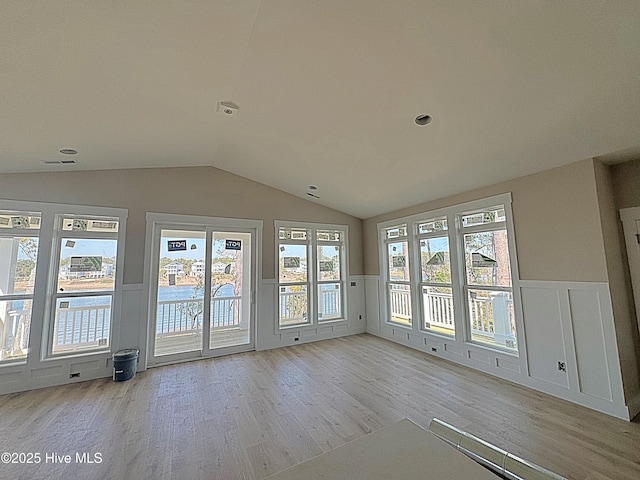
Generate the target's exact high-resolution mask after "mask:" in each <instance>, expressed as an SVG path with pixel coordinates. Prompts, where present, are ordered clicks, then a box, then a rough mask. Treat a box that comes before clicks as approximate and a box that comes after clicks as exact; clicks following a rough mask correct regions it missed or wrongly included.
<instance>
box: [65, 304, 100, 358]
mask: <svg viewBox="0 0 640 480" xmlns="http://www.w3.org/2000/svg"><path fill="white" fill-rule="evenodd" d="M110 327H111V305H97V306H95V305H92V306H86V307H69V308H58V309H57V310H56V321H55V327H54V332H53V351H54V352H57V351H59V350H66V349H75V348H82V347H85V346H87V347H88V346H107V345H108V343H109V329H110Z"/></svg>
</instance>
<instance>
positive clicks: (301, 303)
mask: <svg viewBox="0 0 640 480" xmlns="http://www.w3.org/2000/svg"><path fill="white" fill-rule="evenodd" d="M276 230H277V238H278V258H277V260H278V290H279V294H278V325H279V327H280V328H286V327H293V326H299V325H310V324H314V323H322V322H331V321H339V320H343V319H344V318H346V312H345V310H346V307H345V291H346V278H347V275H346V245H347V227H344V226H338V225H316V224H298V223H296V224H291V223H288V222H286V223H285V222H277V223H276Z"/></svg>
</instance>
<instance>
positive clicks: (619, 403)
mask: <svg viewBox="0 0 640 480" xmlns="http://www.w3.org/2000/svg"><path fill="white" fill-rule="evenodd" d="M365 283H366V291H367V298H366V308H367V313H366V317H367V325H366V331H367V333H370V334H372V335H376V336H379V337H382V338H386V339H387V340H391V341H393V342H396V343H400V344H402V345H405V346H408V347H410V348H414V349H416V350H419V351H422V352H425V353H427V354H429V355H433V356H436V357H439V358H443V359H446V360H449V361H451V362H453V363H456V364H460V365H465V366H468V367H470V368H473V369H475V370H478V371H481V372H484V373H487V374H490V375H493V376H496V377H498V378H502V379H504V380H508V381H511V382H514V383H517V384H520V385H523V386H526V387H529V388H532V389H534V390H537V391H540V392H544V393H546V394H550V395H553V396H556V397H559V398H563V399H565V400H568V401H570V402H573V403H576V404H579V405H582V406H585V407H588V408H591V409H593V410H597V411H599V412H603V413H606V414H608V415H613V416H615V417H618V418H622V419H624V420H630V419H631V418H633V417H634V416H636V415H637V414H638V413H640V395H638V396H637V397H635V398H633V399H631V400H629V402H628V404H627V405H625V401H624V394H623V389H622V378H621V375H620V364H619V358H618V350H617V345H616V342H615V329H614V325H613V310H612V307H611V301H610V297H609V285H608V284H607V283H602V282H563V281H541V280H526V281H522V282H521V284H520V289H550V290H555V291H557V292H558V296H559V298H560V299H561V304H560V305H559V310H558V312H559V315H560V316H561V318H562V323H563V329H564V330H565V332H564V333H563V335H564V337H565V338H564V341H565V351H566V352H567V354H566V355H567V358H566V360H567V375H568V380H569V381H568V386H567V387H563V386H561V385H556V384H553V383H550V382H546V381H543V380H541V379H539V378H534V377H532V376H530V374H529V366H528V362H527V357H526V356H525V355H522V354H521V356H520V358H517V357H515V356H513V355H508V354H506V353H503V352H499V351H497V350H493V349H483V348H482V347H481V346H480V345H476V344H470V343H462V344H459V343H458V342H456V341H454V340H453V339H451V338H447V337H443V336H438V335H431V334H430V333H429V332H425V331H417V332H414V331H411V330H405V329H401V328H398V327H396V326H395V325H393V326H389V325H385V324H384V322H382V320H378V321H377V319H376V315H377V314H378V312H380V311H381V310H382V308H383V307H382V306H381V301H380V296H379V295H378V294H377V292H379V291H380V289H381V288H379V286H380V285H381V284H382V281H381V277H380V276H379V275H366V276H365ZM571 291H578V292H582V293H584V292H587V293H588V294H589V297H588V298H590V299H592V300H593V301H594V302H597V304H598V305H599V312H597V315H599V318H600V321H601V324H600V325H592V327H593V329H594V330H597V329H600V328H602V332H603V336H602V344H601V345H602V346H603V347H604V353H605V358H603V359H599V360H598V361H599V362H601V363H602V364H603V365H606V366H607V369H606V377H605V378H599V381H607V382H609V387H610V392H611V398H610V399H607V398H604V396H601V397H599V396H594V395H592V394H589V393H586V392H584V391H582V389H583V386H582V385H580V382H579V371H578V368H579V365H578V362H577V349H578V348H580V349H582V352H583V353H584V352H585V351H588V350H590V349H591V348H592V345H576V338H575V334H574V331H573V329H574V325H573V319H572V311H571V305H570V300H569V294H570V292H571ZM529 308H531V306H529ZM533 308H536V307H535V305H534V306H533ZM523 313H524V318H525V321H526V318H527V316H528V315H531V313H532V312H530V311H529V310H528V311H527V312H523ZM525 347H526V351H527V352H528V354H536V349H535V348H533V349H532V346H530V345H525ZM483 359H484V360H483ZM550 361H555V359H550ZM584 368H588V366H586V367H585V366H583V370H584ZM584 373H585V372H584V371H583V374H584ZM586 373H589V372H588V370H587V372H586Z"/></svg>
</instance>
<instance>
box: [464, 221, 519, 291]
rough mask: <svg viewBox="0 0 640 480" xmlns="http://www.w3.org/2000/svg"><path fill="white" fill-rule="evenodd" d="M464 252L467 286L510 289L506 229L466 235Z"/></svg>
mask: <svg viewBox="0 0 640 480" xmlns="http://www.w3.org/2000/svg"><path fill="white" fill-rule="evenodd" d="M464 250H465V264H466V267H467V268H466V269H467V282H468V284H469V285H487V286H499V287H511V267H510V263H509V244H508V241H507V231H506V229H503V230H493V231H490V232H479V233H472V234H467V235H465V236H464Z"/></svg>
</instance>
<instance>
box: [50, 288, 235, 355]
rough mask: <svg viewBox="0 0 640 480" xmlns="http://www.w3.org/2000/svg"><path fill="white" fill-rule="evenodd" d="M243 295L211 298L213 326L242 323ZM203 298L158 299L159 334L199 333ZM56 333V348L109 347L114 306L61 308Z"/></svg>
mask: <svg viewBox="0 0 640 480" xmlns="http://www.w3.org/2000/svg"><path fill="white" fill-rule="evenodd" d="M240 301H241V297H239V296H236V297H214V298H212V299H211V329H218V328H229V327H235V326H239V325H240V303H241V302H240ZM202 305H203V301H202V300H191V299H189V300H167V301H162V302H158V310H157V317H156V334H158V335H171V334H175V333H187V332H199V331H200V330H201V328H202V313H203V308H202ZM55 325H56V327H55V331H54V336H53V339H54V340H53V342H54V346H53V350H54V352H55V351H60V350H68V349H77V348H82V347H90V346H102V345H104V346H107V345H108V341H109V329H110V326H111V306H109V305H103V306H87V307H71V308H59V309H58V310H57V316H56V324H55Z"/></svg>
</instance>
